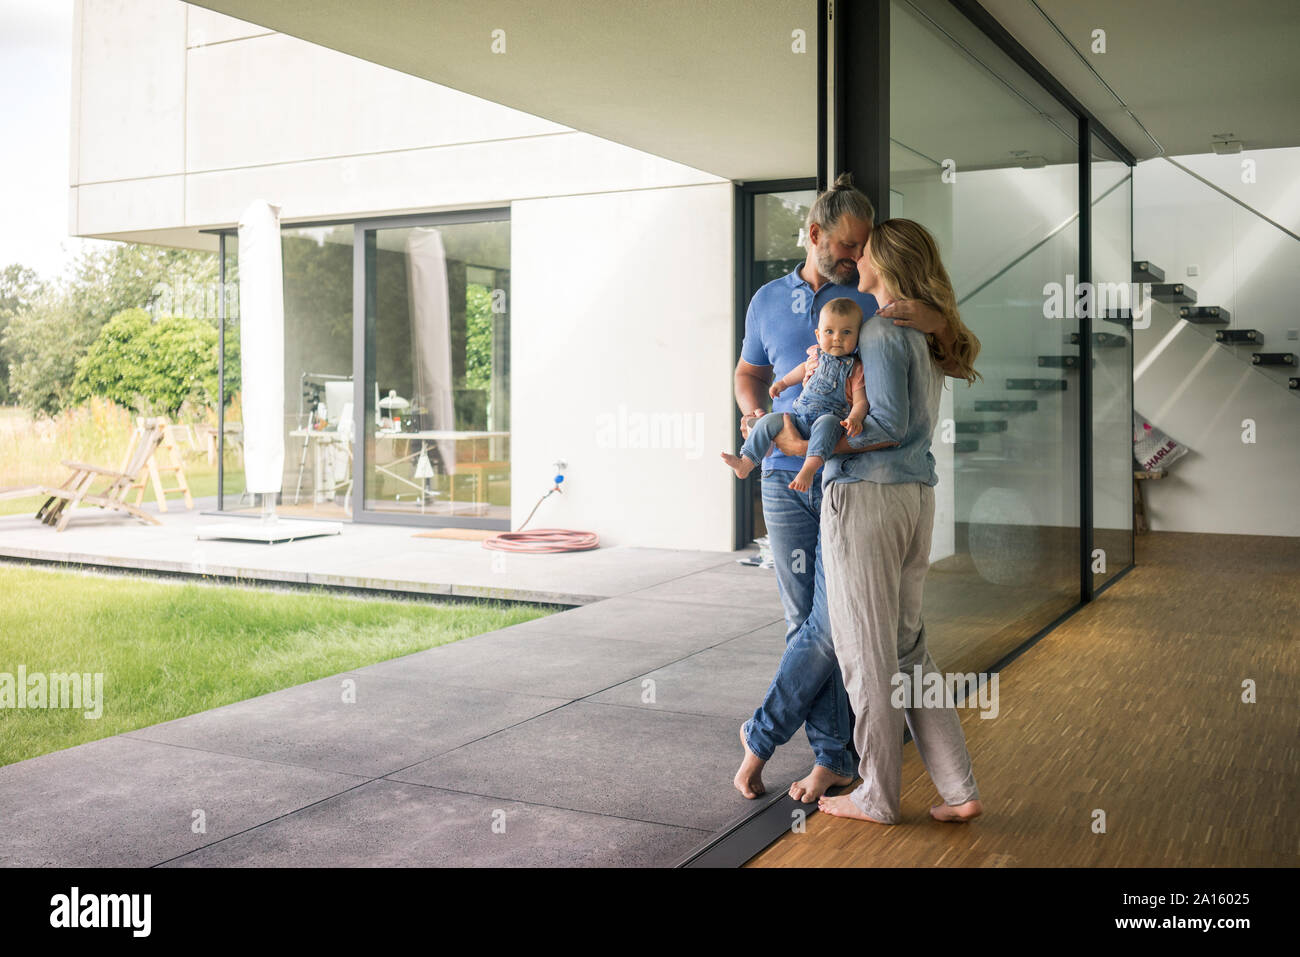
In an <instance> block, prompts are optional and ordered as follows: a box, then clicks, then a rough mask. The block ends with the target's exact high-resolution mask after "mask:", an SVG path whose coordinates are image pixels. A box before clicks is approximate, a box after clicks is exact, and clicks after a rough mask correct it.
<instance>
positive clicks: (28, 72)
mask: <svg viewBox="0 0 1300 957" xmlns="http://www.w3.org/2000/svg"><path fill="white" fill-rule="evenodd" d="M71 86H72V0H0V91H3V95H0V144H2V145H0V267H3V266H6V265H8V264H9V263H12V262H19V263H22V264H23V265H25V266H30V267H32V268H33V269H35V270H36V271H37V272H39V273H40V274H41V275H42V276H43V277H45V278H47V279H52V278H54V277H55V276H57V275H59V274H61V273H62V272H63V271H64V269H65V267H66V266H67V265H68V264H69V263H70V262H72V260H73V259H75V257H76V254H77V252H78V251H79V250H80V249H81V248H82V246H83V244H84V245H85V246H87V247H95V246H101V245H107V244H106V243H101V242H98V241H95V240H79V239H74V238H70V237H69V236H68V182H69V175H70V173H69V162H68V158H69V149H70V146H69V136H70V130H71V125H72V115H71V110H72V106H71Z"/></svg>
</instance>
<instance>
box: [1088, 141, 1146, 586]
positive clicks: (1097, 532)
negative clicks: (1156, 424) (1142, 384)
mask: <svg viewBox="0 0 1300 957" xmlns="http://www.w3.org/2000/svg"><path fill="white" fill-rule="evenodd" d="M1132 173H1133V171H1132V168H1131V167H1130V166H1128V164H1126V163H1123V162H1121V161H1120V160H1119V159H1118V157H1116V156H1115V155H1114V154H1113V153H1112V152H1111V151H1110V150H1109V148H1107V147H1106V145H1105V144H1104V143H1102V142H1101V140H1099V139H1097V137H1095V136H1094V137H1093V138H1092V284H1093V303H1094V309H1093V312H1092V357H1093V367H1092V474H1093V484H1092V507H1093V542H1092V547H1093V559H1092V583H1093V587H1094V588H1099V587H1101V585H1103V584H1105V583H1106V582H1107V581H1109V580H1110V579H1111V578H1112V577H1114V576H1115V575H1116V574H1117V573H1119V572H1121V571H1123V570H1124V568H1126V567H1127V566H1128V565H1130V564H1131V563H1132V561H1133V474H1132V473H1133V439H1132V427H1133V419H1132V412H1131V409H1132V405H1133V335H1132V333H1133V328H1132V325H1131V323H1126V322H1124V321H1122V316H1123V313H1122V312H1121V310H1122V309H1123V308H1125V307H1126V306H1127V307H1130V308H1131V306H1132V305H1133V304H1134V303H1133V300H1134V298H1135V297H1133V295H1132V291H1131V290H1130V288H1129V281H1130V279H1131V270H1132V268H1133V230H1132V224H1133V175H1132ZM1117 313H1118V315H1117ZM1116 320H1119V321H1116Z"/></svg>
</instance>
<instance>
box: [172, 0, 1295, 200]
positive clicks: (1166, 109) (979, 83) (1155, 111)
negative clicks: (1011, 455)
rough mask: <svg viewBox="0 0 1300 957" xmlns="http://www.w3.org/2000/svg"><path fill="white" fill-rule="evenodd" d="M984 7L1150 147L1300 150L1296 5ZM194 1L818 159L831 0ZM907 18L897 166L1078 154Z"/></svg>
mask: <svg viewBox="0 0 1300 957" xmlns="http://www.w3.org/2000/svg"><path fill="white" fill-rule="evenodd" d="M983 2H984V6H985V8H986V9H987V10H988V11H989V12H990V13H992V14H993V15H994V16H995V17H996V18H997V19H998V20H999V22H1001V23H1002V25H1003V26H1004V27H1005V28H1006V29H1007V30H1008V32H1010V33H1011V34H1012V35H1013V36H1015V37H1016V39H1017V40H1019V42H1020V43H1022V44H1023V45H1024V46H1025V47H1026V48H1027V49H1028V50H1029V51H1030V53H1032V54H1033V55H1034V56H1035V57H1036V58H1037V59H1038V60H1039V61H1040V62H1042V63H1043V64H1044V65H1046V66H1047V67H1048V69H1049V70H1051V71H1052V73H1053V74H1054V75H1055V76H1056V77H1057V78H1058V79H1059V80H1060V81H1061V82H1062V83H1063V85H1064V86H1065V87H1066V88H1067V89H1069V90H1070V91H1071V92H1072V93H1073V94H1074V95H1075V96H1076V97H1077V98H1078V99H1079V100H1080V101H1081V102H1082V103H1083V104H1084V105H1085V106H1087V107H1088V108H1089V109H1090V110H1091V111H1092V112H1093V113H1094V114H1095V115H1096V116H1098V117H1099V118H1100V119H1101V120H1102V121H1103V122H1104V123H1106V124H1107V126H1109V127H1110V129H1111V130H1112V131H1113V132H1114V133H1115V135H1116V136H1117V137H1118V138H1119V139H1120V141H1121V142H1122V143H1124V144H1125V146H1127V148H1128V149H1129V150H1130V151H1131V152H1132V153H1133V154H1134V155H1135V156H1137V157H1138V158H1139V159H1142V158H1148V157H1151V156H1156V155H1160V154H1161V153H1167V154H1171V155H1181V154H1187V153H1205V152H1209V151H1210V148H1211V147H1210V143H1211V140H1212V138H1213V136H1214V135H1215V134H1221V133H1231V134H1233V137H1234V138H1235V139H1239V140H1241V141H1242V142H1243V143H1244V144H1245V146H1246V148H1248V149H1252V148H1253V149H1258V148H1267V147H1275V146H1297V145H1300V109H1297V107H1296V106H1295V103H1294V98H1295V94H1296V91H1297V90H1300V57H1296V56H1295V55H1294V54H1293V52H1292V49H1291V44H1292V43H1293V42H1294V39H1295V37H1296V36H1298V35H1300V29H1298V28H1300V3H1295V2H1291V0H1234V2H1233V3H1230V4H1228V3H1222V2H1221V0H1213V2H1212V0H1142V2H1141V3H1134V2H1132V0H1092V2H1089V3H1079V2H1078V0H983ZM198 5H199V6H203V7H207V8H209V9H212V10H215V11H217V12H220V13H224V14H227V15H229V16H233V17H237V18H239V19H242V20H247V21H250V22H253V23H257V24H260V25H263V26H266V27H269V28H271V29H274V30H277V31H279V32H281V33H285V34H289V35H292V36H296V37H300V38H302V39H304V40H308V41H310V42H313V43H318V44H321V45H323V46H327V47H331V48H333V49H336V50H340V51H343V52H345V53H348V54H351V55H353V56H356V57H360V58H362V59H365V60H369V61H373V62H375V63H380V64H383V65H385V66H388V67H391V68H393V69H396V70H400V71H402V72H404V73H409V74H412V75H415V76H420V77H423V78H425V79H428V80H431V81H432V82H435V83H438V84H441V85H443V86H448V87H451V88H453V89H457V90H460V91H462V92H465V93H469V94H472V95H474V96H478V97H481V98H484V99H487V100H492V101H494V102H497V103H500V104H503V105H505V106H508V107H511V108H514V109H517V110H521V111H524V112H527V113H531V114H534V115H536V116H540V117H543V118H545V119H548V120H551V121H553V122H557V123H561V124H564V125H566V126H569V127H572V128H575V129H580V130H583V131H585V132H587V133H590V134H593V135H595V136H599V137H602V138H605V139H609V140H612V141H614V142H618V143H622V144H625V145H628V146H631V147H634V148H636V149H639V150H642V151H645V152H648V153H652V154H655V155H657V156H662V157H664V158H667V159H670V160H672V161H674V162H678V163H682V164H685V165H687V166H691V167H694V168H696V169H700V170H703V171H705V172H709V173H712V174H715V175H718V176H722V177H726V178H728V179H732V180H736V181H745V180H756V179H776V178H785V177H803V176H809V175H811V174H812V173H813V172H814V170H815V165H816V139H815V137H816V19H817V3H816V0H654V2H653V3H641V2H632V0H607V2H596V0H587V2H573V0H554V2H550V3H535V2H524V0H439V2H438V3H412V2H410V0H369V2H367V3H364V4H359V3H356V2H355V0H200V2H199V3H198ZM894 24H895V26H894V38H893V49H892V51H891V61H892V65H893V68H892V78H893V84H892V85H893V96H892V106H891V112H892V115H893V121H892V134H893V135H892V137H891V138H892V139H893V140H894V141H895V142H894V144H893V146H894V150H893V153H894V155H895V157H896V158H897V159H898V161H899V162H900V163H904V164H906V163H915V164H919V165H932V164H933V163H934V162H935V161H938V160H941V159H942V158H946V157H947V156H950V155H954V153H955V151H956V147H960V149H961V151H962V152H961V155H962V157H963V164H964V168H967V169H970V168H973V167H975V168H978V167H980V166H998V165H1003V166H1005V165H1013V161H1012V160H1011V159H1010V157H1011V155H1012V153H1013V151H1015V152H1017V153H1027V154H1030V155H1042V156H1044V157H1046V158H1047V159H1048V160H1049V161H1052V160H1056V159H1062V160H1065V159H1067V158H1068V154H1069V152H1070V147H1069V146H1068V141H1069V139H1070V137H1072V135H1073V130H1072V121H1071V120H1070V119H1069V117H1068V116H1067V115H1066V114H1064V113H1063V112H1061V111H1060V110H1059V108H1058V107H1056V106H1055V105H1054V103H1053V102H1052V101H1050V100H1049V99H1047V98H1045V97H1044V96H1043V95H1042V93H1041V91H1039V90H1038V89H1037V87H1036V85H1035V84H1033V83H1032V82H1029V81H1027V80H1026V79H1025V77H1024V75H1023V74H1022V73H1021V71H1020V70H1019V68H1017V67H1015V66H1014V65H1013V64H1010V62H1009V61H1008V60H1007V58H1006V57H1005V56H1003V55H1002V54H1001V53H1000V52H999V51H997V50H996V49H995V48H994V47H993V45H992V44H991V43H989V42H988V41H987V40H986V39H985V38H984V37H983V36H982V35H981V34H978V32H977V31H975V30H974V29H973V28H971V27H970V25H969V23H968V22H967V21H965V19H964V18H962V17H960V15H958V14H956V12H955V10H954V9H953V8H952V7H950V6H949V5H948V4H947V3H946V2H943V0H898V2H897V3H896V8H895V15H894ZM1094 29H1104V30H1105V31H1106V52H1105V53H1100V54H1095V53H1092V52H1091V50H1090V44H1091V42H1092V31H1093V30H1094ZM494 30H502V31H504V34H503V36H504V43H505V52H503V53H495V52H493V50H492V43H493V36H492V31H494ZM797 31H803V36H804V37H805V38H806V47H805V51H804V52H796V50H795V49H794V47H795V44H796V43H797V39H798V33H797ZM1044 114H1046V115H1044ZM1054 114H1055V115H1054Z"/></svg>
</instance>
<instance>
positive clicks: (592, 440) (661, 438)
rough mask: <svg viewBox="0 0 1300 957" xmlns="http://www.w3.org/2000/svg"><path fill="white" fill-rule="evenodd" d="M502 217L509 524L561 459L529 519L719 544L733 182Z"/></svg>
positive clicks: (607, 538) (729, 359)
mask: <svg viewBox="0 0 1300 957" xmlns="http://www.w3.org/2000/svg"><path fill="white" fill-rule="evenodd" d="M510 230H511V246H512V260H513V269H512V276H511V282H512V284H513V287H514V304H513V309H512V312H511V343H510V348H511V354H512V356H514V357H515V359H514V368H513V371H512V374H513V382H512V390H513V396H514V398H513V399H512V403H513V404H512V416H513V422H512V430H513V432H514V436H513V437H512V440H511V442H512V454H513V467H512V475H511V500H512V502H513V507H512V511H513V514H514V522H515V524H516V526H517V525H518V524H519V522H521V521H522V520H523V519H524V517H525V516H526V515H527V514H528V510H529V509H531V508H532V505H533V503H534V502H536V501H537V499H538V498H539V497H540V496H541V495H542V493H543V492H545V491H546V489H547V488H549V487H550V477H551V476H552V474H553V472H554V468H553V466H552V463H553V462H554V461H555V460H556V459H563V460H565V461H566V462H567V463H568V467H569V472H568V477H567V479H566V481H565V483H564V491H565V494H564V495H562V496H552V497H551V498H550V499H548V500H547V503H546V505H545V506H543V508H544V509H546V513H545V516H544V519H543V520H542V521H541V522H536V521H535V522H534V524H542V525H547V526H558V527H562V528H584V529H590V530H593V531H597V532H599V534H600V536H601V539H602V541H604V542H606V543H607V544H611V545H642V546H654V547H664V548H707V549H730V548H731V547H732V535H733V532H732V528H733V515H732V512H733V508H732V496H733V494H734V489H735V478H734V476H733V475H732V474H731V471H730V470H729V469H727V468H726V467H725V466H724V465H723V464H722V462H721V460H720V459H719V458H718V453H719V452H720V451H722V450H728V451H734V448H733V447H734V445H735V443H736V438H735V435H734V430H733V428H732V413H733V407H734V405H735V399H734V397H733V395H732V372H733V370H734V367H735V356H734V350H733V342H732V340H733V336H734V333H733V326H734V318H733V316H734V311H733V295H732V280H731V277H732V275H733V270H734V265H733V258H734V257H733V254H732V187H731V185H730V184H721V185H709V186H696V187H687V188H669V189H656V190H643V191H639V192H625V193H611V194H604V195H588V196H573V197H567V198H552V199H547V200H532V201H522V202H517V203H515V205H514V208H513V213H512V220H511V227H510ZM656 446H657V447H656Z"/></svg>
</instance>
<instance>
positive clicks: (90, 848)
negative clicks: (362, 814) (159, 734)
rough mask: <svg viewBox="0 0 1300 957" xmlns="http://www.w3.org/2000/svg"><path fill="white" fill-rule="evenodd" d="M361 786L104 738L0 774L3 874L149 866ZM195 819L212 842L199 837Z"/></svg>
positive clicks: (308, 772) (352, 780)
mask: <svg viewBox="0 0 1300 957" xmlns="http://www.w3.org/2000/svg"><path fill="white" fill-rule="evenodd" d="M363 781H364V778H360V777H355V776H353V775H348V774H336V773H332V772H329V771H319V770H313V769H309V768H302V767H295V766H293V765H287V764H276V763H273V762H267V761H257V760H252V759H250V758H244V757H236V756H232V755H227V754H213V753H211V752H207V751H195V750H191V749H188V748H177V747H171V746H169V745H165V744H158V743H155V742H152V741H145V740H140V739H136V738H130V737H126V736H123V735H117V736H114V737H111V738H103V739H101V740H99V741H92V742H90V743H88V744H82V745H77V746H76V747H72V748H66V749H64V750H62V751H55V752H53V753H51V754H45V755H41V756H40V757H36V758H31V759H30V760H27V761H20V762H18V763H17V764H10V765H6V766H5V767H0V821H3V822H4V824H3V827H0V865H2V866H4V867H149V866H152V865H154V864H157V863H159V862H161V861H165V860H167V859H169V858H172V857H175V856H177V855H179V854H184V853H186V852H188V851H192V850H194V849H196V848H198V847H201V846H203V845H204V844H208V843H210V842H212V841H214V840H220V839H221V838H223V837H226V836H229V835H232V834H236V833H238V832H240V831H242V830H245V829H247V828H249V827H253V826H254V825H256V824H260V823H262V822H263V821H268V820H271V819H272V818H275V817H278V816H280V815H282V814H287V813H289V812H291V811H293V810H295V809H297V808H301V807H305V806H306V805H309V804H312V803H314V802H316V801H320V800H322V799H324V798H326V797H329V796H330V795H333V794H338V793H340V792H342V791H345V790H347V789H348V788H352V787H356V786H357V785H359V784H361V783H363ZM196 810H197V811H202V812H203V818H202V820H203V824H204V826H205V827H206V829H207V830H206V833H197V834H196V833H194V830H193V826H194V822H195V821H196V818H195V813H194V812H195V811H196Z"/></svg>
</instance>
